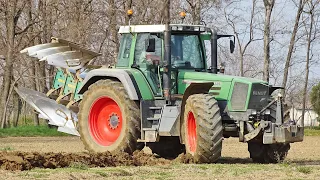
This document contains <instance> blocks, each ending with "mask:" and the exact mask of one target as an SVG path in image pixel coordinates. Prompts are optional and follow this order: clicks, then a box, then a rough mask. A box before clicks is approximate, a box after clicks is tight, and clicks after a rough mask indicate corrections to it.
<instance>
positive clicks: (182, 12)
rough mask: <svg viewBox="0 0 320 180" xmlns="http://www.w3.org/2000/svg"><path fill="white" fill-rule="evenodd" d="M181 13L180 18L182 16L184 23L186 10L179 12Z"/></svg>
mask: <svg viewBox="0 0 320 180" xmlns="http://www.w3.org/2000/svg"><path fill="white" fill-rule="evenodd" d="M179 15H180V18H181V23H183V20H184V18H185V17H186V12H184V11H181V12H180V13H179Z"/></svg>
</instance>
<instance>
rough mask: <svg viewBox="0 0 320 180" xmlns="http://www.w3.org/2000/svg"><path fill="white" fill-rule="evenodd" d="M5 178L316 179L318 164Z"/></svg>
mask: <svg viewBox="0 0 320 180" xmlns="http://www.w3.org/2000/svg"><path fill="white" fill-rule="evenodd" d="M0 174H1V175H2V178H5V179H7V178H8V179H10V178H12V179H184V180H187V179H193V180H195V179H235V178H236V179H237V180H242V179H292V180H298V179H318V178H319V177H320V166H317V165H299V164H294V163H282V164H276V165H275V164H269V165H263V164H251V163H248V164H219V163H218V164H170V165H158V166H141V167H133V166H119V167H108V168H89V167H87V166H81V165H76V166H73V167H69V168H63V169H61V168H60V169H33V170H30V171H24V172H9V171H2V172H1V171H0Z"/></svg>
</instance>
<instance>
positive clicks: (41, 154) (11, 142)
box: [0, 136, 320, 179]
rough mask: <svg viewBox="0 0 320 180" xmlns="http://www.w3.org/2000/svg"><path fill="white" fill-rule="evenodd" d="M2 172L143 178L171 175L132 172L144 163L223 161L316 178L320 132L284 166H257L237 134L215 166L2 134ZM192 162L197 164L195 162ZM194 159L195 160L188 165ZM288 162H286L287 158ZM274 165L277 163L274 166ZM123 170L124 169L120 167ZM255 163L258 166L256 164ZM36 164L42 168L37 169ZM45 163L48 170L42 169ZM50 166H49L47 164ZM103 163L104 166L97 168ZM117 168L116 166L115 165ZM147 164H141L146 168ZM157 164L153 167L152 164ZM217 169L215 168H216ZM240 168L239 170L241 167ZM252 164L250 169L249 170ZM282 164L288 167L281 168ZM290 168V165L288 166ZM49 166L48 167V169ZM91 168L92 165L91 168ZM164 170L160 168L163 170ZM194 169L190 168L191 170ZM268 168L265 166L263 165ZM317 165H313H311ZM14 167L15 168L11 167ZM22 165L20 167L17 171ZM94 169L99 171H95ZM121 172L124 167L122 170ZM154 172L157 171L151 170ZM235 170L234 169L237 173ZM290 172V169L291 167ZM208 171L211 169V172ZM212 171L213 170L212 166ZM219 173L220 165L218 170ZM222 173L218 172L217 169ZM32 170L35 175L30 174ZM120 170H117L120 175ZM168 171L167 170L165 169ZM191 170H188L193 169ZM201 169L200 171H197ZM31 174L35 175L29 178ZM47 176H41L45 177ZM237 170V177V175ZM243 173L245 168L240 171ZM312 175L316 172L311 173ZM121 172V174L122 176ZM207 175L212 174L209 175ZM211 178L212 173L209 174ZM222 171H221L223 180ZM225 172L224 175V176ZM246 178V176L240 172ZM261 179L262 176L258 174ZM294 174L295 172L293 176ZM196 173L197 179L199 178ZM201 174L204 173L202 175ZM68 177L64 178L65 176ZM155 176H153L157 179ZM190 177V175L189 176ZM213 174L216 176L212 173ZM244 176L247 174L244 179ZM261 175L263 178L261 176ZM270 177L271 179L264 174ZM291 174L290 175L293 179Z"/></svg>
mask: <svg viewBox="0 0 320 180" xmlns="http://www.w3.org/2000/svg"><path fill="white" fill-rule="evenodd" d="M0 150H1V151H0V169H2V170H0V175H2V176H3V177H4V178H5V179H7V178H10V179H11V178H13V179H20V178H21V179H24V178H31V179H34V178H35V179H38V175H39V174H42V175H43V176H44V177H45V178H44V179H48V178H49V179H55V176H57V174H60V175H61V177H64V178H66V179H86V178H88V179H91V178H94V179H99V178H102V179H104V178H106V177H105V176H104V175H106V176H107V177H109V176H113V174H114V172H117V173H118V174H119V173H120V177H121V178H129V179H131V178H133V179H135V178H137V179H140V178H142V179H149V177H153V178H156V179H158V176H159V177H160V178H162V177H165V179H166V177H167V176H163V175H164V174H166V173H165V172H162V170H161V172H162V174H161V172H159V173H160V174H156V175H155V176H146V177H145V178H144V177H141V176H140V174H138V176H134V175H135V173H131V172H130V171H134V172H135V171H136V170H134V167H136V166H139V167H141V168H142V169H146V168H147V169H148V168H151V167H152V168H155V169H157V168H159V167H160V169H161V167H165V168H169V169H170V170H172V169H179V168H182V169H184V170H186V173H187V172H188V171H189V170H190V171H193V170H194V169H193V168H196V169H197V168H200V169H202V170H205V169H209V170H210V169H211V171H212V173H215V172H216V169H215V168H217V166H218V167H219V168H220V170H223V169H224V168H225V166H228V165H230V166H234V165H236V164H238V165H239V166H244V167H245V169H240V170H239V172H242V171H245V172H247V171H248V172H250V170H252V169H253V171H259V170H261V169H256V170H255V168H257V167H260V166H262V167H264V166H266V167H268V166H269V168H271V169H273V168H274V167H276V168H277V171H278V172H279V173H280V174H283V173H285V176H283V175H280V176H275V179H281V178H283V179H287V178H286V177H288V176H287V175H288V173H289V174H291V176H292V177H293V179H295V178H296V177H297V178H298V179H299V178H300V176H299V175H301V178H302V179H306V178H307V179H308V178H310V179H316V177H320V166H319V165H320V155H319V152H320V137H319V136H318V137H317V136H306V137H305V140H304V142H302V143H294V144H291V149H290V151H289V154H288V158H287V159H286V161H285V164H287V165H288V166H286V165H285V166H279V165H257V164H252V161H251V159H249V153H248V151H247V144H245V143H240V142H238V139H236V138H229V139H225V140H224V141H223V149H222V158H221V159H220V160H219V161H218V163H217V164H212V165H195V164H192V160H191V159H190V157H188V156H187V155H180V156H179V157H178V158H176V159H174V160H168V159H163V158H159V157H156V156H154V155H150V154H145V153H143V152H142V151H140V152H139V151H136V152H135V153H134V154H133V155H128V154H126V153H118V154H111V153H102V154H101V153H100V154H90V153H88V152H87V151H86V150H85V149H84V146H83V144H82V142H81V141H80V139H79V138H78V137H69V136H68V137H8V138H0ZM189 163H191V164H189ZM185 164H189V165H185ZM282 164H283V163H282ZM271 166H274V167H271ZM291 166H292V167H293V166H294V167H293V170H294V171H297V168H298V171H301V173H300V174H299V173H298V175H294V173H291V170H290V168H291ZM300 166H301V167H303V168H306V169H299V167H300ZM63 167H66V169H67V170H66V171H63V172H61V171H54V170H52V171H51V172H46V171H48V170H49V169H56V168H63ZM104 167H109V169H108V170H112V167H113V169H114V168H116V169H114V172H113V171H112V172H111V174H110V173H109V174H108V173H106V172H105V171H104V170H102V169H99V168H104ZM119 167H121V168H120V169H122V170H124V171H122V170H119ZM253 167H254V168H253ZM35 168H36V169H35ZM39 168H41V169H44V170H43V171H40V172H39ZM46 168H47V169H46ZM97 168H98V169H97ZM110 168H111V169H110ZM141 168H139V169H140V170H141ZM152 168H151V169H152ZM212 168H213V169H212ZM237 168H238V167H236V168H235V169H237ZM247 168H249V169H250V170H249V169H247ZM281 168H284V169H283V170H281ZM288 168H289V169H288ZM45 169H46V170H45ZM88 169H89V170H88ZM160 169H159V170H160ZM188 169H189V170H188ZM262 169H263V168H262ZM310 169H311V170H310ZM8 170H9V171H8ZM16 170H18V171H16ZM24 170H31V171H25V172H29V173H27V174H25V173H23V171H24ZM75 170H80V171H81V172H80V174H82V175H83V174H84V175H83V177H82V176H81V177H80V178H79V174H78V173H77V174H76V175H72V176H74V178H72V177H71V178H70V174H72V172H73V171H75ZM91 171H93V172H91ZM118 171H120V172H118ZM150 171H152V172H153V170H150ZM233 171H234V170H232V172H233ZM286 171H288V172H286ZM126 172H127V174H128V173H129V175H130V174H131V175H130V176H128V177H126V176H125V175H124V176H122V175H121V174H122V173H124V174H126ZM206 172H207V171H206ZM209 172H210V171H209ZM217 172H219V170H217ZM217 172H216V173H217ZM239 172H238V171H236V172H233V173H232V174H231V175H230V177H227V179H228V178H233V177H238V175H237V174H238V173H239ZM30 173H31V175H30ZM117 173H116V175H117ZM163 173H164V174H163ZM175 173H177V172H172V173H171V174H175ZM187 174H188V173H187ZM196 174H197V173H196ZM29 175H30V177H29ZM42 175H41V176H40V175H39V176H40V177H39V178H40V179H42V178H43V177H42ZM177 175H178V176H173V177H172V176H169V175H168V178H169V179H172V178H174V179H175V178H178V179H179V178H182V177H180V176H179V174H177ZM234 175H235V176H234ZM240 175H241V173H240ZM311 175H312V176H311ZM117 177H118V176H117ZM204 177H206V176H204ZM208 177H211V176H208ZM219 177H220V176H217V179H220V178H219ZM222 177H224V176H221V178H222ZM239 177H241V176H239ZM243 177H244V179H247V178H252V176H243ZM257 177H258V178H259V176H257ZM289 177H290V176H289ZM194 178H197V176H196V177H194ZM198 178H199V177H198ZM62 179H63V178H62ZM151 179H152V178H151ZM186 179H188V177H186ZM209 179H210V178H209ZM240 179H241V178H240ZM259 179H260V178H259ZM261 179H265V178H261ZM289 179H290V178H289Z"/></svg>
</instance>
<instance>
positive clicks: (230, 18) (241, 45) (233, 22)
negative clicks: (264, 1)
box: [224, 0, 262, 76]
mask: <svg viewBox="0 0 320 180" xmlns="http://www.w3.org/2000/svg"><path fill="white" fill-rule="evenodd" d="M235 2H236V1H233V2H230V3H229V4H228V5H227V6H226V7H225V8H224V17H225V19H226V22H227V23H228V25H229V26H230V27H231V28H232V31H233V33H234V35H235V37H236V40H237V43H238V50H239V56H240V75H241V76H244V65H243V64H244V56H245V53H246V50H247V48H248V47H249V45H250V44H251V43H252V42H254V41H257V40H262V39H261V38H255V34H254V29H255V22H254V18H255V16H256V12H255V10H256V4H257V1H256V0H252V6H251V12H250V20H249V24H248V27H245V29H247V28H248V29H249V32H247V30H245V31H244V33H243V34H241V32H239V30H238V29H237V28H238V27H237V22H243V21H245V20H244V19H241V18H240V17H239V16H237V15H233V13H234V10H235V9H239V8H238V7H234V8H232V9H231V8H230V5H232V4H234V3H235ZM236 6H237V4H236ZM227 9H229V11H230V12H231V13H228V12H227ZM248 33H249V39H248V40H246V42H244V38H242V37H240V36H246V35H248Z"/></svg>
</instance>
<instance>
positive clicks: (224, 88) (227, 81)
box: [178, 70, 267, 100]
mask: <svg viewBox="0 0 320 180" xmlns="http://www.w3.org/2000/svg"><path fill="white" fill-rule="evenodd" d="M192 82H213V83H214V85H213V86H212V87H211V89H210V91H209V94H212V95H213V96H215V98H216V99H217V100H228V99H229V98H230V96H231V95H232V88H231V87H232V84H235V83H236V82H237V83H242V84H247V85H251V84H259V85H261V84H267V83H266V82H264V81H262V80H258V79H253V78H244V77H237V76H229V75H223V74H212V73H206V72H195V71H192V70H181V71H179V73H178V93H179V94H183V93H184V91H185V90H186V88H187V87H188V86H189V84H190V83H192Z"/></svg>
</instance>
